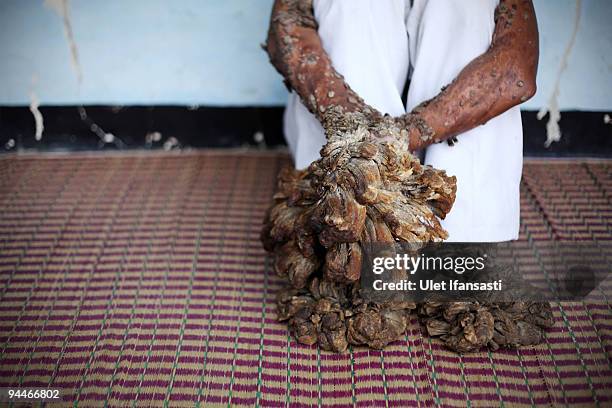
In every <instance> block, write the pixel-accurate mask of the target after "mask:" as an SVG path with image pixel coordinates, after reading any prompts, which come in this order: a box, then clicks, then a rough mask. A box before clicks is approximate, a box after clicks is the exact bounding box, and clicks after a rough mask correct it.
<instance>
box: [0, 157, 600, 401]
mask: <svg viewBox="0 0 612 408" xmlns="http://www.w3.org/2000/svg"><path fill="white" fill-rule="evenodd" d="M286 163H288V158H287V156H286V155H285V154H281V153H261V154H259V153H247V154H245V153H237V152H227V153H221V152H197V153H182V154H144V153H142V154H141V153H133V154H128V155H89V156H88V155H80V156H77V155H69V156H29V155H24V156H4V157H0V202H1V203H2V204H1V207H0V208H1V210H2V211H1V212H0V248H1V249H0V254H1V259H0V288H1V289H0V290H1V292H0V310H1V311H0V387H9V386H10V387H19V388H22V389H23V388H33V387H51V388H56V389H60V390H61V398H62V399H61V400H60V401H59V402H56V404H52V405H53V406H54V405H66V406H83V407H90V406H101V405H108V406H116V407H128V406H141V407H150V406H169V407H193V406H207V407H208V406H281V405H290V406H296V407H299V406H326V407H333V406H360V407H362V406H363V407H372V406H397V407H409V406H422V407H428V406H457V407H464V406H496V407H497V406H506V407H515V406H569V405H571V406H573V405H581V406H602V407H603V406H612V362H611V360H610V353H611V352H612V311H611V308H610V304H609V303H608V299H607V297H606V296H603V297H602V298H601V299H600V300H597V301H593V302H580V303H561V304H555V305H553V306H554V314H555V317H556V325H555V327H554V328H553V329H552V330H550V332H549V334H548V337H547V340H546V342H545V343H543V344H541V345H539V346H537V347H525V348H522V349H520V350H518V351H517V350H502V351H498V352H494V353H490V352H481V353H476V354H468V355H458V354H455V353H453V352H449V351H447V350H445V349H444V348H443V347H441V345H440V344H439V343H438V341H436V340H431V339H429V338H428V337H427V336H424V335H423V333H422V330H421V328H420V326H419V325H418V323H417V321H416V319H414V320H413V321H412V324H411V326H410V329H409V332H408V333H407V335H406V337H405V339H404V340H403V341H399V342H397V343H395V344H393V345H391V346H390V347H388V348H386V349H385V350H384V351H374V350H367V349H362V348H353V349H349V351H348V352H347V353H345V354H333V353H329V352H324V351H320V350H318V349H317V348H314V347H308V346H304V345H300V344H297V343H296V342H295V341H294V340H293V339H292V338H291V337H290V336H289V334H288V332H287V328H286V326H285V325H284V324H279V323H277V322H276V319H275V317H276V314H275V306H274V296H275V292H276V290H277V289H278V288H279V287H280V285H281V281H280V280H279V279H278V278H277V277H276V276H275V275H274V273H273V272H271V271H270V262H269V260H268V259H267V257H266V254H265V253H264V251H263V250H262V248H261V245H260V243H259V239H258V234H259V229H260V223H261V219H262V217H263V213H264V211H265V209H266V208H267V206H268V204H269V200H270V197H271V195H272V193H273V191H274V188H275V176H276V174H277V173H278V171H279V168H280V167H281V166H282V165H284V164H286ZM611 163H612V162H610V161H584V162H579V161H528V162H527V163H526V164H525V169H524V177H523V182H522V188H521V193H522V196H521V203H522V226H521V242H522V243H523V244H524V247H525V248H526V249H527V250H528V251H529V250H531V251H537V250H538V246H539V245H545V244H546V243H547V242H550V241H551V240H572V239H585V238H586V239H591V238H595V239H598V240H601V241H602V242H605V241H610V238H611V236H612V235H611V232H610V220H611V218H612V208H611V206H610V201H611V196H612V166H611Z"/></svg>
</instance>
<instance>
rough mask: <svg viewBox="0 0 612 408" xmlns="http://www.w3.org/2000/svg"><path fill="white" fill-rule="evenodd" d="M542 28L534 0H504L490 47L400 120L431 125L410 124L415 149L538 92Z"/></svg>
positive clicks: (498, 12) (496, 113)
mask: <svg viewBox="0 0 612 408" xmlns="http://www.w3.org/2000/svg"><path fill="white" fill-rule="evenodd" d="M538 54H539V45H538V26H537V21H536V16H535V11H534V8H533V4H532V2H531V0H501V1H500V4H499V6H498V7H497V9H496V11H495V31H494V33H493V39H492V43H491V46H490V47H489V49H488V50H487V51H486V52H485V53H484V54H482V55H481V56H479V57H477V58H476V59H474V60H473V61H472V62H470V63H469V64H468V65H467V66H466V67H465V68H464V69H463V70H462V71H461V72H460V73H459V75H458V76H457V78H455V80H454V81H453V82H452V83H451V84H449V85H448V86H447V87H445V88H443V90H442V91H441V92H440V93H439V94H438V95H437V96H436V97H434V98H433V99H431V100H429V101H426V102H424V103H423V104H421V105H419V106H417V107H416V108H415V109H414V110H413V111H412V112H411V113H408V114H406V115H404V116H403V117H401V118H399V119H398V120H399V121H400V122H401V121H407V122H409V123H410V122H412V121H414V117H415V116H416V117H418V118H420V119H421V121H422V122H424V123H426V124H427V128H426V129H424V130H423V129H420V130H419V129H416V128H411V129H410V130H409V134H410V149H411V150H417V149H421V148H424V147H426V146H428V145H431V144H433V143H436V142H440V141H443V140H447V139H449V138H453V137H454V136H456V135H458V134H460V133H463V132H465V131H468V130H470V129H472V128H474V127H476V126H479V125H482V124H484V123H486V122H487V121H488V120H490V119H492V118H494V117H496V116H498V115H500V114H501V113H503V112H505V111H506V110H508V109H510V108H511V107H513V106H515V105H518V104H519V103H522V102H524V101H526V100H527V99H529V98H531V97H532V96H533V95H534V94H535V91H536V71H537V67H538Z"/></svg>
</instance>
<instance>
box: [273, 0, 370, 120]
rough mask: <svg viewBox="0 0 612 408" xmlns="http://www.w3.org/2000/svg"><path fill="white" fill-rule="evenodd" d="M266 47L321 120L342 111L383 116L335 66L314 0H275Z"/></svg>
mask: <svg viewBox="0 0 612 408" xmlns="http://www.w3.org/2000/svg"><path fill="white" fill-rule="evenodd" d="M265 50H266V51H267V52H268V55H269V56H270V62H271V63H272V65H274V67H275V68H276V69H277V70H278V72H279V73H280V74H281V75H283V77H284V78H285V84H286V85H287V86H288V88H290V89H294V90H295V91H296V92H297V93H298V95H299V96H300V97H301V99H302V101H304V104H305V105H306V107H307V108H308V110H309V111H310V112H311V113H313V114H314V115H315V116H316V117H317V118H318V119H319V121H320V122H321V123H323V125H324V126H325V124H326V123H327V122H328V121H333V120H335V119H337V115H338V114H339V113H350V112H359V113H362V114H364V115H366V117H371V118H376V117H380V116H381V114H380V112H378V111H376V110H375V109H374V108H372V107H371V106H369V105H367V104H366V103H365V102H364V101H363V99H361V97H359V95H357V93H355V92H354V91H353V90H352V89H351V88H350V87H349V86H348V84H347V83H346V82H345V81H344V78H343V77H342V75H340V74H339V73H338V72H336V70H335V69H334V68H333V66H332V63H331V60H330V58H329V56H328V55H327V53H326V52H325V50H324V49H323V45H322V43H321V38H320V37H319V33H318V32H317V22H316V21H315V18H314V15H313V8H312V0H276V1H275V2H274V7H273V9H272V17H271V21H270V28H269V31H268V38H267V42H266V45H265Z"/></svg>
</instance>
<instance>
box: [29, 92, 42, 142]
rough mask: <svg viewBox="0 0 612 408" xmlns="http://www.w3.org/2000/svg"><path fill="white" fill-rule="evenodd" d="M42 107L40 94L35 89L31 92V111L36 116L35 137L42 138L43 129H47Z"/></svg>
mask: <svg viewBox="0 0 612 408" xmlns="http://www.w3.org/2000/svg"><path fill="white" fill-rule="evenodd" d="M39 107H40V101H39V100H38V96H37V95H36V93H35V92H34V91H31V92H30V112H32V115H33V116H34V125H35V126H36V128H35V129H36V130H35V132H34V139H36V140H40V139H42V134H43V131H44V130H45V125H44V120H43V115H42V113H40V110H39V109H38V108H39Z"/></svg>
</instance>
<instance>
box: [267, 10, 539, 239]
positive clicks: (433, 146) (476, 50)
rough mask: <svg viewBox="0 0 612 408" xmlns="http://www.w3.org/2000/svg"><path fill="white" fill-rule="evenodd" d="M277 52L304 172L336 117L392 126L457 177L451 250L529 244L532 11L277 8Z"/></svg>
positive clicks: (289, 128) (293, 143)
mask: <svg viewBox="0 0 612 408" xmlns="http://www.w3.org/2000/svg"><path fill="white" fill-rule="evenodd" d="M267 50H268V53H269V54H270V57H271V60H272V63H273V64H274V65H275V67H276V68H277V69H278V70H279V72H281V74H283V76H284V77H285V80H286V83H287V85H288V86H289V87H290V89H292V90H293V91H294V92H293V93H292V94H291V96H290V100H289V103H288V106H287V110H286V112H285V136H286V138H287V141H288V143H289V146H290V149H291V152H292V154H293V157H294V160H295V164H296V167H298V168H303V167H306V166H308V164H310V162H312V161H313V160H315V159H317V158H318V152H319V149H320V148H321V146H322V145H323V144H324V143H325V136H324V127H325V123H326V121H330V120H335V119H336V118H337V116H334V115H331V114H330V112H332V111H333V112H335V114H336V115H337V111H338V109H339V110H340V111H341V112H342V113H343V114H347V113H351V112H365V113H366V114H367V115H369V117H371V118H372V120H373V121H376V120H378V118H379V117H380V115H381V114H388V115H391V116H393V117H396V120H397V121H398V122H399V123H401V124H402V126H404V128H405V129H406V131H407V137H408V138H409V144H410V148H411V150H413V151H418V150H422V149H424V163H425V164H428V165H431V166H433V167H436V168H440V169H444V170H446V171H447V173H448V174H450V175H455V176H457V198H456V201H455V204H454V206H453V209H452V211H451V212H450V214H449V215H448V216H447V218H446V219H445V220H444V221H443V226H444V228H445V229H446V230H447V231H448V232H449V240H450V241H455V242H458V241H460V242H474V241H478V242H496V241H506V240H512V239H516V238H517V237H518V228H519V183H520V177H521V168H522V126H521V118H520V112H519V109H518V107H517V105H518V104H520V103H521V102H524V101H526V100H527V99H529V98H530V97H531V96H533V94H534V93H535V90H536V85H535V77H536V71H537V63H538V29H537V22H536V17H535V12H534V9H533V5H532V2H531V1H530V0H501V1H498V0H467V1H458V0H413V1H410V0H276V1H275V4H274V8H273V12H272V21H271V24H270V31H269V35H268V41H267ZM409 72H410V78H411V81H410V87H409V89H408V99H407V103H406V107H407V110H406V109H405V108H404V104H403V101H402V98H401V95H402V90H403V88H404V85H405V81H406V78H407V77H408V73H409ZM302 101H304V102H305V103H302ZM329 107H334V109H333V110H332V109H330V108H329ZM406 112H407V113H406ZM321 123H322V124H323V126H322V125H321ZM456 136H458V138H457V139H455V137H456ZM455 140H458V143H456V144H455V143H454V141H455ZM442 141H449V142H448V143H446V142H445V143H438V142H442ZM453 144H454V146H451V145H453Z"/></svg>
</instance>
